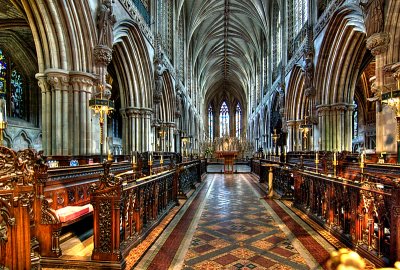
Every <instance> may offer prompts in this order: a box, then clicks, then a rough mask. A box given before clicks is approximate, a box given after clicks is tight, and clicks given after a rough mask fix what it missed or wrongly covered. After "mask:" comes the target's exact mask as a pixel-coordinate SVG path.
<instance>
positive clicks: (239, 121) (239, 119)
mask: <svg viewBox="0 0 400 270" xmlns="http://www.w3.org/2000/svg"><path fill="white" fill-rule="evenodd" d="M235 118H236V137H238V138H240V135H241V134H240V133H241V132H240V130H241V127H242V109H240V105H239V103H238V104H237V105H236V113H235Z"/></svg>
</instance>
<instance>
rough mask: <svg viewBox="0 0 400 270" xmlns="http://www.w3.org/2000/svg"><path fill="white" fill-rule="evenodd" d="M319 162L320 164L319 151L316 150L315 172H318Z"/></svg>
mask: <svg viewBox="0 0 400 270" xmlns="http://www.w3.org/2000/svg"><path fill="white" fill-rule="evenodd" d="M318 164H319V159H318V151H316V152H315V173H318Z"/></svg>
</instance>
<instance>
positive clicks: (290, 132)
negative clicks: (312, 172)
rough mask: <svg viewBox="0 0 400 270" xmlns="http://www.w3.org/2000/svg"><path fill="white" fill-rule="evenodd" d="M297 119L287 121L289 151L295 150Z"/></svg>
mask: <svg viewBox="0 0 400 270" xmlns="http://www.w3.org/2000/svg"><path fill="white" fill-rule="evenodd" d="M295 124H296V121H295V120H289V121H287V126H288V151H294V150H295V149H294V144H295V143H296V140H295V137H294V129H295Z"/></svg>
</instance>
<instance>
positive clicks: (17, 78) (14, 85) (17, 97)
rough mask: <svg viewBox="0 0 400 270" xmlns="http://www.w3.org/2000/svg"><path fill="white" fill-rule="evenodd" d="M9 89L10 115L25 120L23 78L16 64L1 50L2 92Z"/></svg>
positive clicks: (0, 88)
mask: <svg viewBox="0 0 400 270" xmlns="http://www.w3.org/2000/svg"><path fill="white" fill-rule="evenodd" d="M10 74H11V76H10V77H9V75H10ZM7 89H8V91H9V93H8V94H7V97H8V99H7V102H8V103H9V105H8V106H9V108H10V112H9V114H10V115H11V116H12V117H17V118H21V119H23V118H24V116H25V108H24V84H23V78H22V75H21V74H20V73H19V72H18V70H17V69H16V68H15V64H14V63H13V62H11V61H10V59H7V58H6V57H5V56H4V54H3V51H2V50H1V49H0V91H2V92H6V90H7Z"/></svg>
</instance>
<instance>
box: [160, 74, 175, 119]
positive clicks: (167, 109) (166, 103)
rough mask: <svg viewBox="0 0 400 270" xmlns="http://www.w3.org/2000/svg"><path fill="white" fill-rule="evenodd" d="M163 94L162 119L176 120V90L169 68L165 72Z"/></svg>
mask: <svg viewBox="0 0 400 270" xmlns="http://www.w3.org/2000/svg"><path fill="white" fill-rule="evenodd" d="M163 84H164V87H163V95H162V97H161V104H160V120H161V122H162V123H167V122H169V123H171V122H174V120H175V110H176V102H175V90H174V87H173V84H172V78H171V74H170V72H169V71H168V70H166V71H164V73H163Z"/></svg>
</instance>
